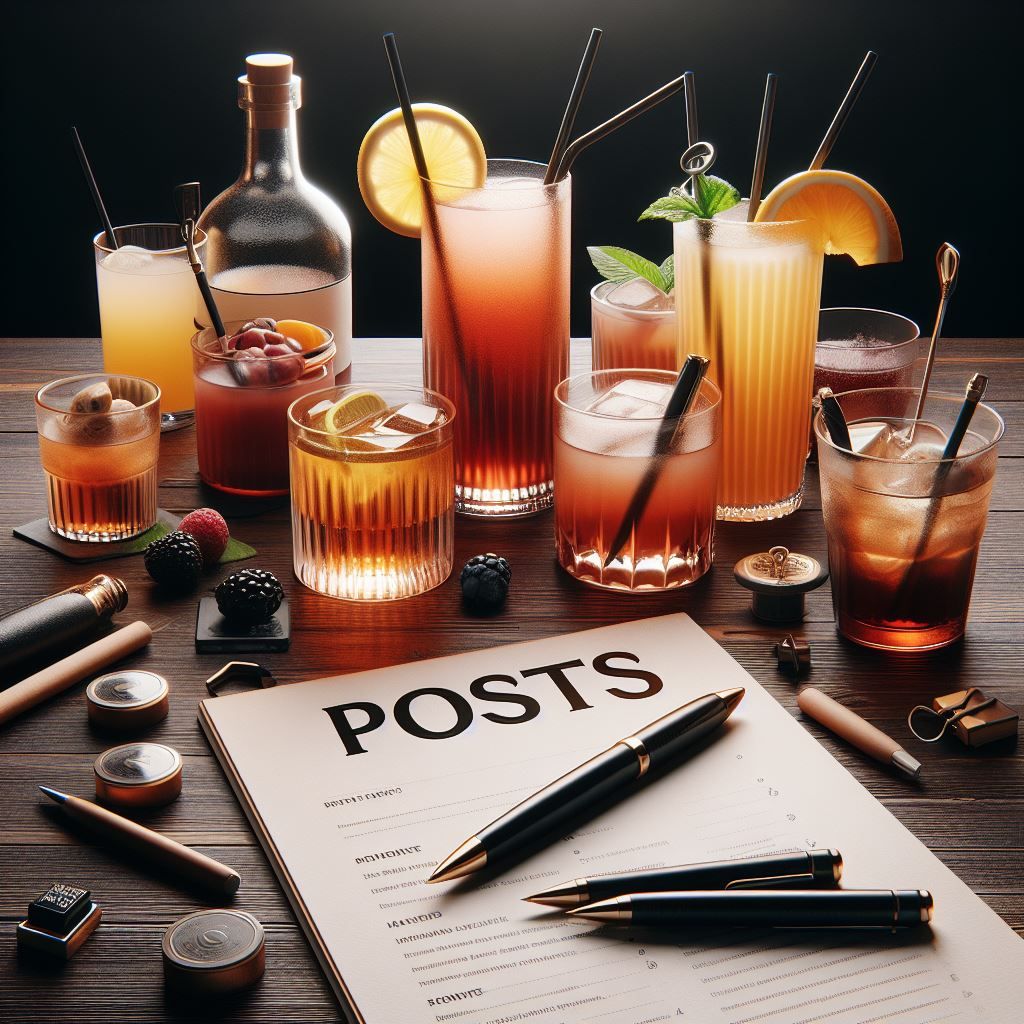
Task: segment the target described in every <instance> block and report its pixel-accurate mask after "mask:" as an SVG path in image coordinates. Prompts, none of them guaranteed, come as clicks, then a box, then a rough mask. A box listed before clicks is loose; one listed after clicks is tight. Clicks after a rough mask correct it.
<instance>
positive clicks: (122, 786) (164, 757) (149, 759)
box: [93, 743, 181, 807]
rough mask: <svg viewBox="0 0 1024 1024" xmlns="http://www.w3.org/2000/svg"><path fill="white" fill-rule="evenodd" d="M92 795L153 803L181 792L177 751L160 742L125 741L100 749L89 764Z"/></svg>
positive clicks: (138, 803)
mask: <svg viewBox="0 0 1024 1024" xmlns="http://www.w3.org/2000/svg"><path fill="white" fill-rule="evenodd" d="M93 772H94V774H95V776H96V796H97V797H99V798H100V799H101V800H109V801H110V802H112V803H120V804H129V805H131V806H134V807H153V806H156V805H158V804H165V803H169V802H170V801H171V800H173V799H174V798H175V797H177V796H178V794H179V793H180V792H181V755H180V754H179V753H178V752H177V751H176V750H175V749H174V748H173V747H166V746H164V745H163V744H162V743H125V744H122V745H121V746H119V747H111V748H110V749H109V750H104V751H103V753H102V754H100V756H99V757H97V758H96V763H95V765H93Z"/></svg>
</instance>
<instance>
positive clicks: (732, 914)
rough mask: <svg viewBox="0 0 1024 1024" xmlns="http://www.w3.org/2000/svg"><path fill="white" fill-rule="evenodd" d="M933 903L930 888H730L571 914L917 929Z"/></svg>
mask: <svg viewBox="0 0 1024 1024" xmlns="http://www.w3.org/2000/svg"><path fill="white" fill-rule="evenodd" d="M932 904H933V901H932V894H931V893H930V892H927V891H926V890H924V889H861V890H857V889H833V890H821V889H818V890H814V889H789V890H786V889H730V890H725V891H722V890H718V891H715V892H640V893H633V894H631V895H629V896H616V897H615V898H614V899H610V900H601V901H600V902H599V903H590V904H588V905H587V906H585V907H577V908H576V909H575V910H570V911H568V913H569V914H570V915H571V916H572V917H582V918H584V919H586V920H587V921H600V922H601V923H602V924H622V925H633V926H635V927H640V928H647V927H673V928H692V927H698V926H700V927H703V926H707V925H712V926H716V927H725V928H731V927H740V928H913V927H916V926H917V925H922V924H927V923H928V922H929V921H930V920H931V919H932Z"/></svg>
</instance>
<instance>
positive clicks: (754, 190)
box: [747, 72, 779, 222]
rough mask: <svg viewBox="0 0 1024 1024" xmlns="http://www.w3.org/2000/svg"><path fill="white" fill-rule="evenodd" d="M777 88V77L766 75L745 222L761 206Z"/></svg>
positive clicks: (751, 218) (750, 218)
mask: <svg viewBox="0 0 1024 1024" xmlns="http://www.w3.org/2000/svg"><path fill="white" fill-rule="evenodd" d="M778 87H779V76H778V75H775V74H772V73H771V72H769V73H768V78H767V80H766V81H765V83H764V101H763V102H762V104H761V124H760V127H759V128H758V129H757V148H756V149H755V150H754V176H753V178H752V180H751V182H750V204H749V205H748V207H747V221H748V222H750V221H753V219H754V217H755V216H756V215H757V208H758V207H759V206H760V205H761V193H762V191H763V190H764V171H765V166H766V164H767V162H768V141H769V139H771V135H772V115H773V114H774V113H775V93H776V92H777V91H778Z"/></svg>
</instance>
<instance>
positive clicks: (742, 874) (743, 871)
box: [525, 850, 843, 907]
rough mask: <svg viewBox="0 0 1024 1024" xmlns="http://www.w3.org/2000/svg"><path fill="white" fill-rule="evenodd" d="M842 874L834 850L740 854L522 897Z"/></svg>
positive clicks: (753, 885) (760, 883)
mask: <svg viewBox="0 0 1024 1024" xmlns="http://www.w3.org/2000/svg"><path fill="white" fill-rule="evenodd" d="M842 873H843V858H842V855H841V854H840V853H839V851H838V850H810V851H808V852H799V851H798V852H796V853H772V854H768V855H767V856H765V857H740V858H737V859H735V860H719V861H707V862H704V863H701V864H683V865H680V866H678V867H671V868H651V869H649V870H647V871H623V872H620V873H618V874H608V875H592V876H590V877H589V878H574V879H573V880H572V881H571V882H566V883H564V884H559V885H553V886H551V887H550V888H549V889H545V890H544V891H543V892H538V893H536V894H535V895H533V896H527V897H525V899H526V902H527V903H543V904H545V905H546V906H549V907H578V906H581V905H583V904H584V903H594V902H596V901H597V900H605V899H608V898H609V897H611V896H621V895H622V894H623V893H635V892H678V891H680V890H685V889H740V888H743V889H768V888H772V889H774V888H777V887H786V888H789V887H794V888H804V889H812V888H822V887H824V886H830V885H835V884H836V882H838V881H839V879H840V877H841V875H842Z"/></svg>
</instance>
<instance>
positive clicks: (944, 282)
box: [903, 242, 960, 445]
mask: <svg viewBox="0 0 1024 1024" xmlns="http://www.w3.org/2000/svg"><path fill="white" fill-rule="evenodd" d="M935 269H936V271H937V272H938V275H939V308H938V311H937V312H936V314H935V326H934V327H933V328H932V340H931V343H930V344H929V345H928V359H927V361H926V362H925V364H924V379H923V380H922V381H921V393H920V395H918V398H917V410H916V411H915V413H914V419H913V421H912V422H911V424H910V426H909V427H908V428H907V433H906V434H905V435H903V438H904V441H905V443H906V444H907V445H909V444H911V443H912V442H913V440H914V431H915V430H916V429H917V421H918V420H919V419H920V418H921V413H922V412H923V411H924V403H925V399H926V398H927V397H928V384H929V383H930V382H931V379H932V367H933V366H934V365H935V349H936V347H937V345H938V341H939V335H941V334H942V324H943V321H944V320H945V319H946V310H947V309H948V308H949V300H950V298H951V297H952V295H953V292H954V291H955V290H956V281H957V275H958V274H959V273H960V253H959V252H957V250H956V249H955V248H954V247H953V246H952V245H950V244H949V242H943V243H942V245H940V246H939V251H938V252H937V253H936V254H935Z"/></svg>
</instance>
